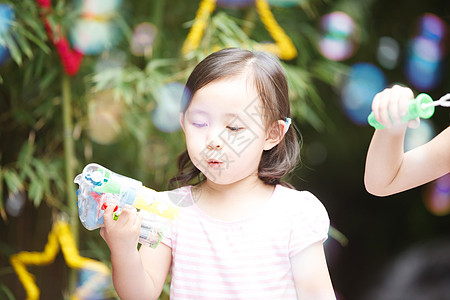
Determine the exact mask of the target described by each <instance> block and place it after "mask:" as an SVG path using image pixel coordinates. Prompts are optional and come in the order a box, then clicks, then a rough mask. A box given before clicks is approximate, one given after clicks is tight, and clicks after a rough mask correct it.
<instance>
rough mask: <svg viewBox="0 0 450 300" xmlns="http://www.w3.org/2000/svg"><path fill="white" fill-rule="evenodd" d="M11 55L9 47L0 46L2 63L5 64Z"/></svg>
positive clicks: (0, 60)
mask: <svg viewBox="0 0 450 300" xmlns="http://www.w3.org/2000/svg"><path fill="white" fill-rule="evenodd" d="M10 57H11V55H10V53H9V49H8V48H6V47H3V46H0V65H2V64H4V63H5V62H6V61H7V60H8V59H9V58H10Z"/></svg>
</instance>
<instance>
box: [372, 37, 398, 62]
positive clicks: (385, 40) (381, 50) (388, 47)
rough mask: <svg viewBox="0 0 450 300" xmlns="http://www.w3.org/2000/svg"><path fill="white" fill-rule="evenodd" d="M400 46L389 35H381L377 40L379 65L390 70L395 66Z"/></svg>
mask: <svg viewBox="0 0 450 300" xmlns="http://www.w3.org/2000/svg"><path fill="white" fill-rule="evenodd" d="M399 53H400V46H399V44H398V42H397V41H396V40H394V39H393V38H391V37H387V36H383V37H381V38H380V40H379V41H378V49H377V59H378V62H379V63H380V65H381V66H383V67H385V68H386V69H389V70H392V69H394V68H395V67H396V66H397V63H398V58H399Z"/></svg>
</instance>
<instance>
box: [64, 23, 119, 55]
mask: <svg viewBox="0 0 450 300" xmlns="http://www.w3.org/2000/svg"><path fill="white" fill-rule="evenodd" d="M117 33H118V32H117V28H116V27H115V25H113V24H111V23H109V22H98V21H92V20H84V19H81V20H78V21H77V22H76V24H75V26H74V28H73V29H72V31H71V32H70V37H71V40H72V42H73V43H74V45H75V47H76V48H77V50H78V51H80V52H82V53H83V54H86V55H96V54H99V53H102V52H103V51H106V50H109V49H111V48H113V47H114V46H115V45H116V43H117Z"/></svg>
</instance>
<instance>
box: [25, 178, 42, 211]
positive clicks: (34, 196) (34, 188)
mask: <svg viewBox="0 0 450 300" xmlns="http://www.w3.org/2000/svg"><path fill="white" fill-rule="evenodd" d="M43 195H44V189H43V187H42V184H41V182H39V181H38V180H33V181H31V183H30V187H29V189H28V196H29V197H30V198H31V200H32V201H33V203H34V205H35V206H39V204H41V201H42V198H43Z"/></svg>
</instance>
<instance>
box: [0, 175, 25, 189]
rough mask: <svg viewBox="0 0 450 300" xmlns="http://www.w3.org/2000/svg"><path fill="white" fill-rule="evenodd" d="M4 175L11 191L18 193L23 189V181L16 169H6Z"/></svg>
mask: <svg viewBox="0 0 450 300" xmlns="http://www.w3.org/2000/svg"><path fill="white" fill-rule="evenodd" d="M3 176H4V177H5V182H6V186H7V187H8V190H9V192H11V193H17V192H18V191H19V190H22V189H23V183H22V181H21V180H20V177H19V175H18V174H17V173H16V172H15V171H14V170H4V171H3Z"/></svg>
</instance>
